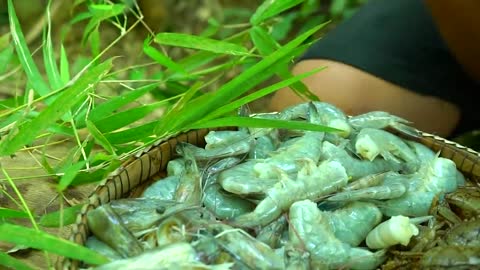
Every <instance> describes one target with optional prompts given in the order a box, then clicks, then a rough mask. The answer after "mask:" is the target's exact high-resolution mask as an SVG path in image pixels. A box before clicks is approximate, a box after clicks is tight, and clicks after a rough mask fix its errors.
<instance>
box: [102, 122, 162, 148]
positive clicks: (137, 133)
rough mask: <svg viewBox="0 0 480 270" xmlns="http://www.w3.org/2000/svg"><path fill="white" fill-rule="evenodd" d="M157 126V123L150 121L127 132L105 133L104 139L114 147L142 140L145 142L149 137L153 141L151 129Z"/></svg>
mask: <svg viewBox="0 0 480 270" xmlns="http://www.w3.org/2000/svg"><path fill="white" fill-rule="evenodd" d="M157 124H158V121H152V122H149V123H146V124H143V125H139V126H137V127H134V128H129V129H127V130H122V131H118V132H112V133H107V134H105V138H107V140H108V141H109V142H110V143H112V144H114V145H116V144H122V143H130V142H135V141H142V139H143V140H146V139H148V138H149V137H151V138H152V139H153V134H154V133H153V129H154V128H155V126H156V125H157Z"/></svg>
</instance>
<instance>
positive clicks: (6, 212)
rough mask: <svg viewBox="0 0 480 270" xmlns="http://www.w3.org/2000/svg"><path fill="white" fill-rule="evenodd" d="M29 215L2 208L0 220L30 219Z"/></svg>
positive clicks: (0, 209)
mask: <svg viewBox="0 0 480 270" xmlns="http://www.w3.org/2000/svg"><path fill="white" fill-rule="evenodd" d="M28 217H29V216H28V214H27V213H26V212H24V211H18V210H13V209H8V208H4V207H0V218H28Z"/></svg>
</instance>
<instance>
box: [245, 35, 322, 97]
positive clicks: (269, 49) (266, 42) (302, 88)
mask: <svg viewBox="0 0 480 270" xmlns="http://www.w3.org/2000/svg"><path fill="white" fill-rule="evenodd" d="M250 37H251V39H252V41H253V44H254V45H255V47H257V49H258V51H259V52H260V54H261V55H263V56H267V55H270V54H271V53H273V52H275V51H276V50H277V49H278V47H279V46H280V45H279V44H278V43H277V42H276V41H275V39H274V38H273V37H272V36H271V35H269V34H268V32H267V31H266V30H265V29H264V28H263V27H260V26H254V27H252V29H251V30H250ZM278 76H280V77H281V78H282V79H284V80H285V79H288V78H291V77H292V76H293V74H292V73H291V72H290V71H289V69H288V63H286V64H285V65H284V66H283V67H282V68H281V69H280V70H279V72H278ZM290 87H291V88H292V89H293V90H294V91H295V92H296V93H297V95H299V96H300V97H304V98H306V99H309V100H315V101H319V98H318V97H317V96H316V95H315V94H314V93H312V92H311V91H310V90H309V89H308V87H307V86H306V85H305V84H303V83H302V82H300V81H299V82H295V83H293V84H292V85H291V86H290Z"/></svg>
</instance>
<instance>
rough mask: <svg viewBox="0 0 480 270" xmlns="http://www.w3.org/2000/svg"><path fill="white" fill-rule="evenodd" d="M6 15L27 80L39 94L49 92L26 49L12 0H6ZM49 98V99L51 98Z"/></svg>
mask: <svg viewBox="0 0 480 270" xmlns="http://www.w3.org/2000/svg"><path fill="white" fill-rule="evenodd" d="M8 17H9V22H10V33H11V34H12V39H13V43H14V44H15V50H16V52H17V54H18V59H19V60H20V63H21V64H22V67H23V70H24V71H25V73H26V74H27V78H28V80H29V82H30V83H32V86H33V89H34V90H35V92H36V93H37V94H39V95H40V96H44V95H47V94H48V93H50V88H49V87H48V85H47V83H46V82H45V81H44V80H43V77H42V75H41V74H40V71H39V70H38V68H37V65H35V62H34V61H33V58H32V54H31V53H30V50H29V49H28V46H27V41H26V40H25V36H24V35H23V32H22V29H21V27H20V22H19V21H18V18H17V14H16V13H15V8H14V6H13V3H12V0H8ZM49 100H50V101H51V99H49ZM47 103H48V102H47Z"/></svg>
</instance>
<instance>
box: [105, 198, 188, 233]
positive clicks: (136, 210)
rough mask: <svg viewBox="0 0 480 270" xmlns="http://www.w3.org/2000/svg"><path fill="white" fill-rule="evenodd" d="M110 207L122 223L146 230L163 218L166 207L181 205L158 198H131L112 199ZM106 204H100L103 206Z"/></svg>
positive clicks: (134, 230) (136, 230)
mask: <svg viewBox="0 0 480 270" xmlns="http://www.w3.org/2000/svg"><path fill="white" fill-rule="evenodd" d="M108 205H109V207H111V208H112V209H113V211H114V212H115V214H117V215H118V216H119V217H120V219H121V220H122V224H123V225H125V227H126V228H127V229H128V230H129V231H130V232H132V233H133V234H136V233H137V232H140V231H143V230H146V229H148V228H150V227H152V226H153V225H154V224H155V223H156V222H158V220H159V219H161V218H162V216H163V214H164V212H165V211H166V209H171V208H172V209H173V208H174V207H175V206H176V205H179V204H178V203H177V202H175V201H171V200H162V199H158V198H131V199H120V200H115V201H111V202H110V203H109V204H108ZM102 207H105V206H100V207H99V208H102Z"/></svg>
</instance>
